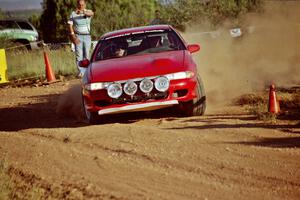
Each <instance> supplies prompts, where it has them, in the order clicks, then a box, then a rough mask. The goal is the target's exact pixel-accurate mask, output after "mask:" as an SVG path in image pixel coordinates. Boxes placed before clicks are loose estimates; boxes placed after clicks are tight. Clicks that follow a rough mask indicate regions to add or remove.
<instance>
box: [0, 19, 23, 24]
mask: <svg viewBox="0 0 300 200" xmlns="http://www.w3.org/2000/svg"><path fill="white" fill-rule="evenodd" d="M0 21H2V22H28V23H29V21H28V20H26V19H13V18H10V19H0Z"/></svg>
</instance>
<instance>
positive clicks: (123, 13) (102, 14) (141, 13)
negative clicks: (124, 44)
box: [91, 0, 157, 36]
mask: <svg viewBox="0 0 300 200" xmlns="http://www.w3.org/2000/svg"><path fill="white" fill-rule="evenodd" d="M91 5H92V8H93V10H96V11H97V12H96V15H95V17H94V19H93V24H92V30H93V35H95V36H100V35H102V34H103V33H105V32H108V31H112V30H117V29H121V28H129V27H135V26H143V25H148V24H149V22H150V21H151V19H152V18H153V14H154V11H155V9H156V8H157V3H156V1H155V0H147V1H146V0H144V1H140V0H106V1H93V2H92V3H91Z"/></svg>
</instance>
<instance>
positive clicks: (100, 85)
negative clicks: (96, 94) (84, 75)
mask: <svg viewBox="0 0 300 200" xmlns="http://www.w3.org/2000/svg"><path fill="white" fill-rule="evenodd" d="M108 85H109V83H90V84H86V85H85V86H84V88H85V89H86V90H90V91H93V90H101V89H104V88H106V87H107V86H108Z"/></svg>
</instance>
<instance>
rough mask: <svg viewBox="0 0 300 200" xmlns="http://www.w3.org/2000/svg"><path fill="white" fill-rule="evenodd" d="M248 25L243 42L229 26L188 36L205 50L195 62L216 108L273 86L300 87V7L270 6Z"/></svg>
mask: <svg viewBox="0 0 300 200" xmlns="http://www.w3.org/2000/svg"><path fill="white" fill-rule="evenodd" d="M244 23H245V27H242V32H243V36H242V37H238V38H232V37H231V36H230V33H229V28H228V27H226V28H224V27H223V28H222V29H219V30H218V31H216V32H213V33H205V32H203V29H202V30H201V28H198V27H199V25H198V26H197V28H195V27H196V26H194V27H190V28H189V29H188V30H187V32H186V33H184V34H183V36H184V37H185V38H186V40H187V42H188V43H198V44H200V46H201V50H200V52H199V53H196V54H195V55H194V58H195V60H196V62H197V64H198V67H199V73H200V75H201V77H202V79H203V81H204V84H205V88H206V93H207V98H208V103H210V104H214V103H215V104H218V103H229V102H230V101H231V100H232V99H233V98H235V97H237V96H239V95H241V94H245V93H249V92H255V91H257V90H261V89H264V88H266V87H268V86H269V84H271V83H274V84H275V85H276V86H290V85H295V84H300V78H299V77H300V66H299V65H300V53H299V52H300V2H297V1H287V2H278V1H271V2H266V4H265V9H264V12H263V13H260V14H257V13H256V14H254V13H252V14H249V15H247V16H246V17H245V19H244ZM200 27H201V26H200Z"/></svg>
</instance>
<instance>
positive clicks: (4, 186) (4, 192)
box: [0, 160, 12, 200]
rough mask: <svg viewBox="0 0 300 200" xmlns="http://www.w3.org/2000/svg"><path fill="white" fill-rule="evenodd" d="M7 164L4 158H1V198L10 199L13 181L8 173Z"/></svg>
mask: <svg viewBox="0 0 300 200" xmlns="http://www.w3.org/2000/svg"><path fill="white" fill-rule="evenodd" d="M6 171H7V166H6V165H5V162H4V160H0V199H1V200H2V199H9V194H10V193H11V191H12V189H11V181H10V177H9V176H8V175H7V173H6Z"/></svg>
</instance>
